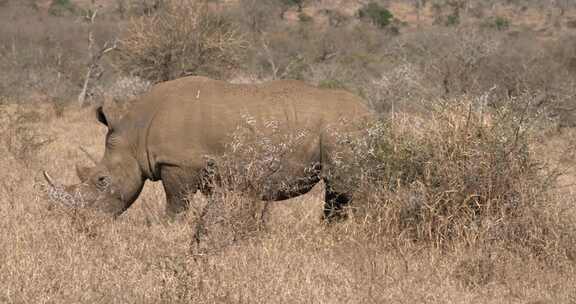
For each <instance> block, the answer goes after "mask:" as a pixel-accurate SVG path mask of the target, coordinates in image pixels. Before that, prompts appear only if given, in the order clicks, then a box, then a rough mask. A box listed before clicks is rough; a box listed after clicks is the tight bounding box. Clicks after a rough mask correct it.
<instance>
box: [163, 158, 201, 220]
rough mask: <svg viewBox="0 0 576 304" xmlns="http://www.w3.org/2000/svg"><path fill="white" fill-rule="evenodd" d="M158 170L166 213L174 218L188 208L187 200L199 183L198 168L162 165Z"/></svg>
mask: <svg viewBox="0 0 576 304" xmlns="http://www.w3.org/2000/svg"><path fill="white" fill-rule="evenodd" d="M160 172H161V173H160V174H161V179H162V185H163V186H164V191H165V192H166V214H167V215H168V216H169V217H172V218H174V217H176V215H178V214H180V213H182V212H184V211H186V210H188V207H189V201H190V199H191V198H192V196H193V195H194V194H195V193H196V191H197V190H198V188H199V185H200V177H199V173H197V172H199V170H189V169H183V168H179V167H164V168H162V169H161V171H160Z"/></svg>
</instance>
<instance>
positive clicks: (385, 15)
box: [358, 2, 394, 28]
mask: <svg viewBox="0 0 576 304" xmlns="http://www.w3.org/2000/svg"><path fill="white" fill-rule="evenodd" d="M358 17H360V18H361V19H367V20H369V21H370V22H371V23H372V24H374V25H375V26H377V27H379V28H385V27H386V26H388V25H389V24H390V23H391V22H392V19H393V18H394V15H393V14H392V13H391V12H390V11H389V10H388V9H387V8H385V7H383V6H381V5H380V4H378V3H376V2H370V3H368V4H366V5H364V6H362V7H361V8H360V9H359V10H358Z"/></svg>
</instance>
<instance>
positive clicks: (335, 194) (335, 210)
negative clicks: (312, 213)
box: [324, 179, 352, 220]
mask: <svg viewBox="0 0 576 304" xmlns="http://www.w3.org/2000/svg"><path fill="white" fill-rule="evenodd" d="M324 183H325V184H326V192H325V193H324V202H325V203H324V218H325V219H328V220H332V219H339V218H342V217H345V215H344V213H343V210H344V207H345V206H346V205H347V204H348V203H350V201H352V195H351V194H349V193H346V192H340V191H337V190H336V189H334V186H333V184H332V183H331V182H330V180H328V179H325V180H324Z"/></svg>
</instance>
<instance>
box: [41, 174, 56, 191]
mask: <svg viewBox="0 0 576 304" xmlns="http://www.w3.org/2000/svg"><path fill="white" fill-rule="evenodd" d="M42 174H44V178H45V179H46V181H47V182H48V184H49V185H50V186H51V187H52V188H55V187H56V183H55V182H54V179H52V177H51V176H50V174H48V172H46V171H42Z"/></svg>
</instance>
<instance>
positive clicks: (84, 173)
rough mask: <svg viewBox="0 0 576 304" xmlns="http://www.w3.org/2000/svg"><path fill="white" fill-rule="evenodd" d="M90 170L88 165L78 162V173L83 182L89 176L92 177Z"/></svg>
mask: <svg viewBox="0 0 576 304" xmlns="http://www.w3.org/2000/svg"><path fill="white" fill-rule="evenodd" d="M90 170H91V169H90V168H88V167H84V166H80V165H78V164H76V175H78V178H79V179H80V181H81V182H85V181H87V180H88V178H89V177H90Z"/></svg>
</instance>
